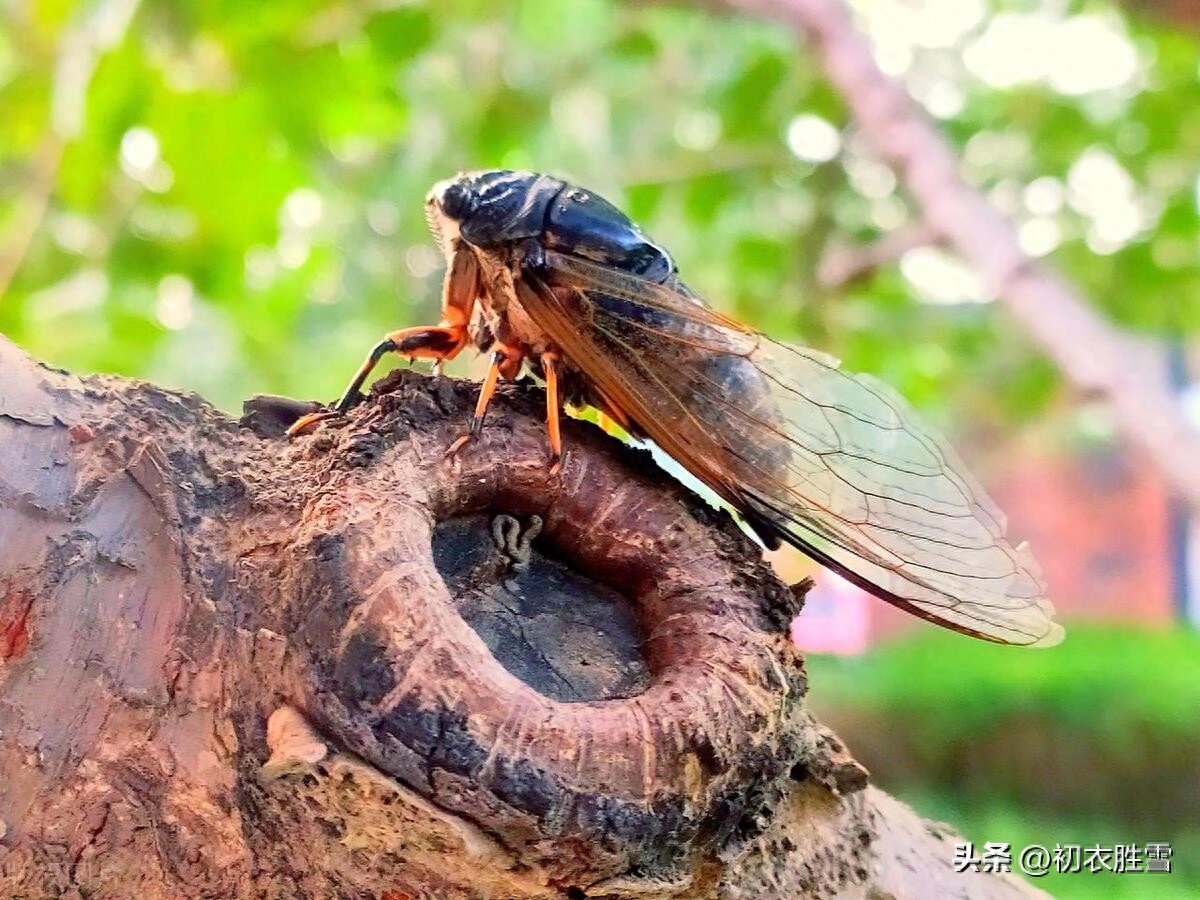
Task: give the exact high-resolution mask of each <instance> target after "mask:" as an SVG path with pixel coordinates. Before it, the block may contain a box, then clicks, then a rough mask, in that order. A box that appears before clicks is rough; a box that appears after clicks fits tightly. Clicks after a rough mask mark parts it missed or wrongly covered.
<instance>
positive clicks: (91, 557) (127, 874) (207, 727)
mask: <svg viewBox="0 0 1200 900" xmlns="http://www.w3.org/2000/svg"><path fill="white" fill-rule="evenodd" d="M380 388H381V390H379V391H377V392H376V393H375V394H374V395H373V396H372V397H371V398H370V399H369V401H368V402H366V403H364V404H363V405H361V406H360V407H359V408H358V409H356V410H355V411H354V412H353V414H352V415H351V416H350V417H348V418H347V419H345V420H339V421H335V422H331V423H328V424H326V425H325V426H324V427H322V428H321V429H319V430H318V431H317V433H316V434H315V435H312V436H308V437H303V438H300V439H296V440H293V441H287V440H284V439H282V438H281V437H280V436H279V432H280V429H281V427H282V423H284V422H286V421H287V418H288V416H289V415H295V409H294V408H292V409H291V410H290V412H289V406H288V404H286V403H281V402H269V401H263V402H259V403H257V404H254V405H253V406H252V409H251V415H250V416H248V418H247V420H246V424H245V425H244V426H239V424H238V423H237V422H234V421H232V420H230V419H228V418H226V417H225V416H223V415H222V414H220V413H219V412H217V411H215V410H213V409H212V408H210V407H208V406H207V405H205V404H204V403H203V401H201V400H200V399H199V398H197V397H195V396H190V395H186V394H177V393H172V392H169V391H164V390H161V389H159V388H156V387H153V386H151V385H146V384H142V383H136V382H130V381H125V380H120V379H114V378H91V379H77V378H74V377H71V376H69V375H67V374H65V373H61V372H55V371H51V370H49V369H46V368H44V367H41V366H38V365H36V364H35V363H33V362H32V361H31V360H29V359H28V357H26V356H25V355H24V354H23V353H21V352H20V351H19V350H17V349H16V348H15V347H14V346H13V345H12V344H10V343H7V342H6V341H4V339H3V338H0V895H3V896H5V897H8V896H13V897H16V896H23V897H44V896H53V897H59V896H64V897H80V898H82V897H92V898H97V897H134V896H136V897H139V898H142V900H157V898H178V897H212V898H236V897H264V898H266V897H280V898H294V897H314V898H315V897H346V898H367V897H370V898H390V900H398V898H403V897H495V898H508V897H511V898H525V897H563V898H569V897H583V896H604V897H698V898H702V897H730V898H733V897H754V898H757V900H762V898H768V897H780V898H784V897H786V898H793V897H805V896H822V897H824V896H835V895H836V896H847V897H865V896H868V895H870V896H872V897H913V898H918V897H930V896H948V895H950V894H951V893H953V894H954V895H955V896H972V897H975V896H978V897H989V898H990V897H1024V896H1032V895H1035V894H1037V892H1036V891H1035V890H1033V889H1031V888H1029V887H1027V886H1025V885H1024V884H1023V883H1021V882H1019V881H1016V880H1014V879H1012V878H1011V877H1007V876H990V875H981V874H964V875H956V874H954V872H953V868H952V864H951V861H952V858H953V837H952V835H950V834H949V833H948V832H947V831H946V830H945V829H944V828H942V827H940V826H933V825H928V824H926V823H924V822H922V821H921V820H919V819H918V818H917V817H916V816H915V815H914V814H913V813H912V812H911V811H910V810H908V809H907V808H905V807H904V806H902V805H901V804H899V803H897V802H896V801H894V800H891V799H890V798H888V797H887V796H886V795H884V794H882V793H881V792H879V791H877V790H875V789H874V788H871V787H866V786H865V782H866V777H865V772H864V771H863V770H862V769H861V767H859V766H858V765H857V764H856V763H854V761H853V760H852V759H851V758H850V757H849V756H848V755H847V754H846V753H845V751H844V749H843V748H842V747H841V746H840V745H839V744H838V742H837V740H836V739H835V738H834V737H833V736H832V735H831V734H830V733H828V732H827V731H825V730H823V729H822V728H821V727H820V726H819V725H817V724H816V723H815V722H814V721H813V720H812V719H811V718H810V717H809V715H808V714H807V712H806V710H805V706H804V703H803V696H804V692H805V689H806V681H805V674H804V665H803V659H802V658H801V657H800V656H799V655H798V654H797V653H796V651H795V650H794V649H793V648H792V647H791V646H790V644H789V642H788V640H787V637H786V627H787V623H788V620H789V618H790V617H791V615H792V613H793V612H794V609H795V607H796V606H797V601H796V599H795V594H794V593H793V592H792V591H790V590H789V589H788V588H787V587H786V586H784V585H783V584H781V583H779V582H778V581H777V580H776V579H775V577H774V576H773V575H772V574H771V572H770V571H769V569H768V568H767V567H766V566H765V565H764V564H763V563H762V561H761V559H760V555H759V553H758V552H757V550H756V549H755V548H754V546H753V545H752V544H751V543H750V542H749V541H748V540H747V539H746V538H745V537H744V536H743V535H742V534H741V533H740V532H739V531H738V530H737V528H736V527H735V526H734V525H733V523H732V522H731V521H730V520H729V519H728V518H727V517H726V516H724V515H717V514H714V513H713V512H711V511H710V510H708V509H707V508H705V507H704V506H703V505H702V504H700V503H699V502H698V501H696V500H694V499H693V498H691V497H690V496H688V495H686V493H685V492H684V491H683V490H681V489H680V488H679V487H677V486H675V485H674V484H673V483H672V482H671V481H670V480H669V479H668V478H666V477H664V476H663V475H662V474H661V473H659V472H658V471H657V470H656V469H655V467H654V466H653V465H652V464H651V463H650V462H649V461H648V460H647V458H646V456H645V455H644V454H641V453H639V452H636V451H631V450H627V449H625V448H622V447H621V446H619V445H618V444H617V442H615V441H612V440H610V439H608V438H607V437H606V436H604V435H603V434H601V433H600V432H599V431H597V430H596V429H593V428H591V427H589V426H583V425H574V424H573V425H570V426H569V427H568V429H567V440H568V450H567V453H566V457H565V461H564V465H563V468H562V472H561V474H560V475H558V476H556V477H552V476H551V475H550V474H549V473H548V470H547V465H546V458H547V450H546V446H545V438H544V435H543V426H542V425H541V422H540V410H541V400H540V395H539V394H538V392H537V391H535V390H533V389H531V388H528V387H522V386H515V387H512V388H509V389H507V390H503V391H501V393H500V396H499V398H498V400H497V403H496V405H495V408H494V412H493V414H492V417H491V419H490V420H489V423H488V427H487V429H486V430H485V431H484V434H483V437H482V438H481V439H480V440H479V441H477V442H475V443H474V444H471V445H469V446H468V447H466V448H465V449H464V450H463V451H462V452H461V453H460V454H459V455H458V456H457V457H455V458H454V459H453V460H450V461H447V460H445V459H444V450H445V448H446V446H447V445H448V444H449V443H450V441H451V440H452V439H453V437H454V436H456V435H457V434H458V433H459V431H460V429H461V427H462V425H461V423H462V422H463V420H464V417H465V414H466V411H467V409H468V408H469V404H470V402H471V398H472V395H473V393H474V390H475V388H474V386H472V385H469V384H465V383H459V382H456V381H452V380H449V379H443V380H437V381H435V380H432V379H429V378H425V377H421V376H418V375H415V374H412V373H398V374H394V375H392V376H389V377H388V378H387V379H385V381H384V382H383V383H382V384H381V386H380ZM539 525H540V532H539ZM534 538H536V540H534Z"/></svg>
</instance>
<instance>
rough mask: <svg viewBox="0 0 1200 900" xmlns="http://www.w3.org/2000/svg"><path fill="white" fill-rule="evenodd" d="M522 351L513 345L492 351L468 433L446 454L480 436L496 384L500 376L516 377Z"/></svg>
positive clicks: (469, 420) (519, 367) (456, 450)
mask: <svg viewBox="0 0 1200 900" xmlns="http://www.w3.org/2000/svg"><path fill="white" fill-rule="evenodd" d="M522 359H523V357H522V355H521V352H520V351H519V350H516V349H515V348H512V347H504V346H500V349H498V350H496V351H495V352H494V353H492V362H491V365H489V366H488V371H487V375H486V376H485V377H484V379H483V387H482V388H481V389H480V391H479V399H478V400H477V401H476V402H475V412H474V413H472V414H471V418H470V419H468V420H467V431H466V434H463V435H460V436H459V437H458V438H456V439H455V441H454V443H453V444H451V445H450V447H449V449H447V450H446V456H453V455H454V454H455V453H457V452H458V451H459V450H461V449H462V448H463V446H464V445H465V444H466V443H467V442H468V441H470V440H471V439H472V438H476V437H479V433H480V432H481V431H483V417H484V416H485V415H487V408H488V404H489V403H491V402H492V397H493V396H494V395H495V393H496V385H497V383H498V382H499V381H500V376H504V377H505V378H506V379H512V378H515V377H516V375H517V373H518V372H519V371H520V370H521V360H522Z"/></svg>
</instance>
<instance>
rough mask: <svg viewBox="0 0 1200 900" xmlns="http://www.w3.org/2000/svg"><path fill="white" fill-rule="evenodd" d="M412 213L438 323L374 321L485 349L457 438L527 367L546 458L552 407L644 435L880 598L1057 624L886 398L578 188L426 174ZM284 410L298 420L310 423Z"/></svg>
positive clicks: (1004, 542) (1022, 558)
mask: <svg viewBox="0 0 1200 900" xmlns="http://www.w3.org/2000/svg"><path fill="white" fill-rule="evenodd" d="M425 211H426V215H427V217H428V219H429V224H430V228H431V230H432V232H433V235H434V238H435V239H436V241H437V242H438V244H439V246H440V247H441V250H442V252H443V254H444V255H445V258H446V276H445V281H444V285H443V311H442V321H441V322H440V324H438V325H436V326H431V327H419V328H405V329H403V330H400V331H396V332H393V333H391V334H388V335H387V336H386V337H385V338H384V339H383V340H382V341H381V342H380V343H379V344H378V345H377V346H376V347H375V348H374V349H373V350H372V351H371V353H370V355H369V356H368V357H367V359H366V361H365V362H364V363H363V365H362V367H361V368H360V369H359V371H358V372H357V374H356V375H355V376H354V379H353V380H352V381H351V383H350V386H349V387H348V388H347V390H346V392H345V394H344V395H343V396H342V398H341V400H340V401H339V402H338V404H337V406H336V408H335V409H336V411H337V412H344V411H345V410H346V409H348V408H349V407H350V406H351V405H353V404H354V403H355V402H356V401H357V400H358V399H359V397H360V394H359V389H360V388H361V386H362V384H363V382H364V380H365V379H366V377H367V376H368V374H369V373H370V372H371V370H372V368H373V367H374V366H375V364H376V363H377V362H378V361H379V359H380V358H381V357H382V356H383V355H384V354H386V353H397V354H399V355H401V356H406V357H409V358H410V359H415V358H426V359H432V360H434V361H435V366H440V364H441V363H442V362H444V361H446V360H450V359H453V358H454V357H455V356H457V355H458V354H459V353H460V352H461V351H462V350H463V349H464V348H465V347H466V346H467V345H468V344H472V345H474V346H475V347H476V348H477V349H478V350H479V351H481V352H486V353H490V354H491V360H490V366H489V368H488V372H487V376H486V377H485V379H484V382H483V387H482V390H481V392H480V395H479V401H478V404H477V405H476V407H475V411H474V414H473V415H472V416H471V418H470V421H469V425H468V428H467V431H466V433H465V434H464V435H463V436H462V437H461V438H459V440H458V441H456V442H455V444H454V445H453V446H452V447H451V448H450V452H454V451H457V450H458V449H459V448H460V447H461V446H462V445H463V444H464V443H466V442H467V441H469V440H470V439H471V437H472V436H474V435H478V433H479V431H480V429H481V428H482V425H483V420H484V414H485V412H486V410H487V407H488V402H489V400H490V399H491V398H492V395H493V393H494V391H495V389H496V384H497V382H498V380H499V379H501V378H504V379H514V378H517V377H519V375H520V374H521V371H522V369H523V368H524V367H526V366H528V368H529V369H530V370H531V371H532V373H533V374H534V375H535V376H537V377H538V378H540V379H541V380H542V381H544V383H545V386H546V421H547V426H548V430H549V445H550V453H551V458H550V461H549V464H550V465H551V466H552V468H554V469H555V470H556V469H557V467H558V465H559V460H560V457H561V453H562V439H561V436H560V422H559V413H560V408H561V406H562V404H564V403H567V404H571V405H574V406H577V407H578V406H591V407H594V408H596V409H597V410H599V411H600V412H602V413H603V414H605V415H607V416H609V417H611V418H612V419H613V420H615V421H616V422H617V423H619V424H620V425H621V426H622V427H624V428H625V430H626V431H627V432H628V433H629V434H630V435H632V436H633V437H635V438H639V439H648V440H650V441H653V442H654V443H655V444H657V445H658V446H659V447H660V448H661V449H662V450H663V451H664V452H665V453H667V454H669V455H670V456H671V457H673V458H674V459H675V460H676V461H677V462H678V463H679V464H680V465H682V466H683V467H684V468H685V469H687V470H688V471H689V472H691V473H692V474H693V475H694V476H695V477H696V478H697V479H699V481H701V482H702V483H704V484H705V485H707V486H708V487H709V488H710V489H711V490H712V491H714V492H715V493H716V494H717V495H718V496H719V497H721V498H722V499H723V500H724V501H725V502H726V503H728V504H729V505H730V506H731V507H732V508H733V509H734V510H736V511H737V512H738V513H740V514H741V516H742V517H743V519H744V521H745V522H746V523H747V524H748V526H749V527H750V528H751V529H753V530H754V531H755V532H756V533H757V534H758V535H759V537H760V538H761V539H762V541H763V543H764V544H765V545H767V546H769V547H778V546H779V545H780V542H781V541H786V542H787V543H789V544H792V545H793V546H795V547H797V548H799V549H800V550H802V551H803V552H804V553H806V554H808V555H809V556H810V557H812V558H813V559H815V560H816V561H818V562H819V563H821V564H822V565H824V566H826V567H828V568H830V569H832V570H834V571H835V572H837V573H838V574H840V575H841V576H842V577H843V578H846V579H847V580H849V581H850V582H852V583H854V584H856V585H858V586H859V587H861V588H863V589H864V590H867V591H869V592H870V593H872V594H874V595H875V596H877V597H880V598H882V599H883V600H886V601H888V602H889V603H893V604H895V605H896V606H898V607H900V608H902V609H904V610H907V611H908V612H910V613H913V614H915V615H917V616H920V617H921V618H924V619H928V620H930V621H932V622H935V623H937V624H939V625H943V626H945V627H948V628H951V629H953V630H955V631H959V632H962V633H964V634H968V635H972V636H974V637H978V638H983V639H985V640H990V641H995V642H999V643H1006V644H1024V645H1050V644H1054V643H1057V642H1058V641H1059V640H1060V639H1061V637H1062V633H1063V632H1062V628H1061V627H1060V626H1059V625H1057V624H1056V623H1055V622H1054V621H1053V618H1052V616H1053V612H1054V610H1053V607H1052V606H1051V604H1050V602H1049V601H1048V600H1047V599H1046V596H1045V588H1044V585H1043V582H1042V579H1041V577H1040V574H1039V570H1038V566H1037V564H1036V562H1035V561H1034V559H1033V558H1032V556H1031V555H1030V554H1029V552H1028V551H1027V549H1026V548H1025V547H1024V546H1023V545H1022V546H1014V545H1013V544H1012V543H1011V542H1010V541H1009V540H1008V538H1007V537H1006V534H1005V530H1006V526H1005V521H1004V516H1003V514H1002V513H1001V512H1000V510H999V509H998V508H997V507H996V505H995V504H994V503H993V502H992V501H991V500H990V499H989V498H988V496H987V495H986V494H985V492H984V491H983V489H982V488H981V487H980V485H979V484H978V482H977V481H976V480H975V479H974V478H973V477H972V476H971V475H970V474H969V473H968V471H967V470H966V468H965V467H964V465H963V464H962V462H961V461H960V460H959V458H958V456H957V455H956V454H955V452H954V451H953V450H952V449H951V447H950V445H949V444H948V443H947V442H946V441H945V440H944V439H942V438H941V437H940V436H938V435H937V434H936V433H935V432H934V431H932V430H931V429H930V428H929V427H927V426H926V425H925V424H923V423H922V421H921V420H920V418H919V417H918V416H917V414H916V413H915V412H914V411H913V410H912V409H911V408H910V407H909V405H908V404H907V403H905V401H904V400H903V399H901V398H900V397H899V396H898V395H897V394H896V393H895V392H893V391H892V390H890V389H889V388H888V387H886V386H885V385H883V384H882V383H880V382H879V381H876V380H875V379H873V378H870V377H868V376H865V375H856V374H852V373H850V372H847V371H845V370H844V369H842V368H841V367H840V366H839V364H838V362H837V360H835V359H834V358H832V357H830V356H828V355H826V354H824V353H820V352H818V351H816V350H810V349H806V348H803V347H796V346H790V345H786V344H782V343H778V342H776V341H773V340H771V339H769V338H767V337H765V336H764V335H762V334H760V333H758V332H757V331H755V330H754V329H752V328H749V327H747V326H745V325H743V324H741V323H739V322H737V321H734V320H733V319H731V318H729V317H727V316H725V315H723V314H722V313H720V312H717V311H716V310H714V309H712V308H710V307H709V306H708V305H707V304H706V303H705V302H704V301H703V300H702V299H701V297H700V296H699V295H697V294H696V293H695V292H694V291H693V290H692V289H691V288H689V287H688V286H687V285H686V284H685V283H684V282H683V281H682V279H681V278H680V277H679V272H678V269H677V267H676V265H675V262H674V261H673V260H672V258H671V255H670V254H669V253H668V252H667V251H666V250H665V249H663V248H662V247H661V246H659V245H658V244H656V243H655V242H653V241H652V240H650V239H649V238H648V237H647V236H646V235H645V234H644V233H643V232H642V231H641V229H640V228H638V226H636V225H635V224H634V223H633V222H632V221H630V219H629V218H627V217H626V216H625V215H624V214H622V213H621V212H620V211H619V210H618V209H617V208H616V207H615V206H613V205H612V204H611V203H609V202H608V201H606V200H604V199H603V198H602V197H600V196H598V195H596V194H595V193H594V192H592V191H589V190H587V189H585V188H581V187H578V186H576V185H573V184H570V183H568V182H565V181H562V180H560V179H557V178H553V177H550V176H548V175H539V174H536V173H532V172H511V171H503V170H492V171H484V172H474V173H468V174H462V175H459V176H457V177H456V178H453V179H450V180H447V181H443V182H440V183H439V184H437V185H435V186H434V188H433V190H432V191H431V192H430V193H429V195H428V197H427V199H426V205H425ZM321 415H324V414H316V415H315V416H308V417H305V418H304V419H302V420H301V421H299V422H297V423H296V425H295V426H293V428H292V431H293V432H296V431H300V430H302V429H304V428H306V427H307V426H308V425H309V424H310V423H311V422H312V421H313V419H314V418H317V417H320V416H321Z"/></svg>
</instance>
